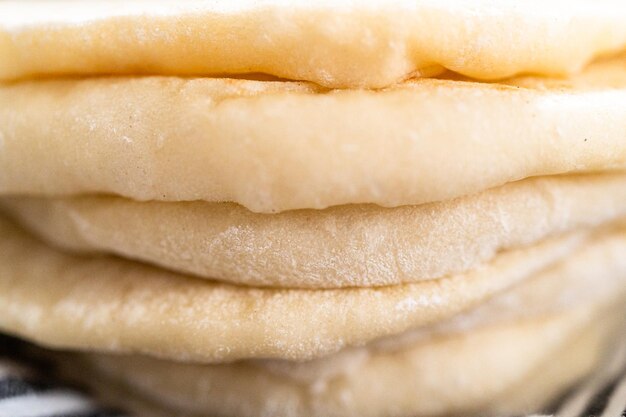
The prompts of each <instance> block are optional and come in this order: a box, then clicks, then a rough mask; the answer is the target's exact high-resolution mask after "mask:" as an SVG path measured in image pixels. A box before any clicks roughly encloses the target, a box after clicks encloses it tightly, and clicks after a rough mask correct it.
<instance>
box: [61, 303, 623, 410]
mask: <svg viewBox="0 0 626 417" xmlns="http://www.w3.org/2000/svg"><path fill="white" fill-rule="evenodd" d="M622 301H623V300H622ZM594 308H595V309H596V310H598V306H594V307H592V308H590V307H589V306H587V307H586V308H578V309H574V310H573V311H568V312H567V313H561V314H559V315H553V316H547V317H542V318H535V319H531V320H528V319H527V320H524V321H520V322H513V323H507V324H504V325H499V326H493V327H486V328H480V329H477V330H475V331H473V332H471V333H467V334H455V335H447V336H441V337H438V338H434V339H428V340H422V341H420V342H418V343H415V344H413V345H412V346H410V347H407V348H405V349H403V350H399V351H395V352H386V351H376V350H367V349H361V350H360V351H358V352H352V353H351V354H350V355H349V356H347V357H344V358H342V359H341V360H340V363H337V362H336V361H334V363H333V366H340V367H341V369H340V370H339V372H337V373H336V374H335V375H333V376H332V377H331V378H326V377H324V376H322V377H321V378H318V379H316V378H313V379H311V380H303V379H302V378H297V377H295V378H294V377H293V376H291V375H289V373H285V372H276V371H275V370H274V369H272V368H268V367H266V366H264V365H263V364H260V363H257V362H254V361H252V362H239V363H234V364H227V365H205V366H201V365H185V364H178V363H174V362H168V361H163V360H154V359H148V358H143V357H132V356H131V357H124V356H119V357H116V356H104V355H85V356H82V357H67V358H66V362H65V365H66V367H68V364H70V363H71V364H72V365H71V367H72V368H74V372H73V374H74V375H75V376H76V377H78V378H79V379H81V380H82V381H86V380H89V381H92V384H93V383H94V382H95V384H96V386H97V385H103V384H106V385H108V384H109V383H110V382H113V383H114V384H118V385H119V384H121V386H122V387H125V390H124V394H125V395H121V396H120V397H118V398H117V400H116V402H117V403H118V404H119V402H120V401H122V402H123V399H124V398H125V397H129V396H130V397H132V398H136V399H139V400H141V399H143V400H147V401H150V402H152V403H153V404H154V405H160V406H161V407H163V408H164V410H168V411H169V412H170V414H175V415H193V416H202V417H209V416H216V415H218V416H233V417H235V416H236V417H259V416H267V417H269V416H275V415H280V416H284V417H296V416H297V417H309V416H311V417H312V416H316V417H317V416H319V417H322V416H323V417H334V416H337V417H339V416H341V417H348V416H354V417H357V416H358V417H375V416H385V417H388V416H396V417H401V416H406V417H409V416H412V417H414V416H439V415H446V416H450V415H458V416H470V415H480V416H491V415H499V416H501V415H519V414H522V413H526V412H531V411H537V410H538V408H539V407H544V406H546V405H548V404H547V403H548V402H549V401H550V400H553V399H555V397H556V395H558V394H560V393H562V392H563V390H564V388H566V387H567V386H569V385H571V383H572V382H573V381H575V380H577V379H578V378H580V377H582V376H583V375H585V374H587V373H589V372H590V371H591V370H592V369H593V367H594V366H595V365H597V364H598V362H599V361H600V359H601V358H602V356H603V355H604V354H605V350H604V349H605V348H606V347H607V346H608V345H609V343H610V342H611V340H612V339H614V337H615V335H614V334H613V335H612V334H611V333H612V332H615V331H616V329H619V328H620V327H618V326H619V322H621V320H622V319H623V314H624V309H623V306H622V308H621V310H620V311H619V312H617V313H616V312H613V311H610V312H606V311H602V310H598V311H595V312H594V311H593V310H594ZM325 360H326V359H320V360H318V361H315V362H312V363H303V364H296V363H285V364H284V365H285V366H284V368H286V369H288V368H289V367H290V366H291V367H295V368H298V367H306V368H309V371H310V372H311V373H312V374H315V372H316V368H318V367H319V366H320V365H321V366H322V368H323V367H324V364H323V362H324V361H325ZM332 360H333V359H331V361H332ZM77 366H79V367H80V369H81V371H80V372H76V371H75V370H76V367H77ZM165 414H166V415H167V413H165Z"/></svg>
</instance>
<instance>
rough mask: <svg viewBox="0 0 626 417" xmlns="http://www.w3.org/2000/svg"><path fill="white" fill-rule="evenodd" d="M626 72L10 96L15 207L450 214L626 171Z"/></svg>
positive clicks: (617, 63) (201, 84) (56, 85)
mask: <svg viewBox="0 0 626 417" xmlns="http://www.w3.org/2000/svg"><path fill="white" fill-rule="evenodd" d="M625 131H626V57H621V58H616V59H613V60H609V61H604V62H598V63H596V64H594V65H592V66H590V67H588V69H587V70H586V71H585V72H583V73H581V74H578V75H576V76H574V77H571V78H569V79H567V80H554V79H552V80H546V79H544V78H538V77H527V78H516V79H511V80H509V81H507V82H506V83H500V84H486V83H474V82H464V81H451V80H441V79H423V80H418V81H413V82H407V83H403V84H400V85H397V86H395V87H393V88H389V89H386V90H382V91H361V90H358V91H355V90H334V91H328V90H325V89H322V88H320V87H318V86H316V85H314V84H306V83H296V82H268V81H263V82H262V81H251V80H235V79H207V78H200V79H184V78H177V77H139V78H120V77H115V78H98V79H80V80H77V79H66V80H55V81H36V82H24V83H16V84H12V85H4V86H1V87H0V193H2V194H8V193H25V194H46V195H59V194H74V193H90V192H91V193H94V192H100V193H111V194H118V195H123V196H126V197H130V198H132V199H135V200H154V199H156V200H169V201H181V200H205V201H214V202H215V201H232V202H236V203H240V204H242V205H244V206H245V207H247V208H249V209H251V210H252V211H256V212H276V211H283V210H289V209H298V208H325V207H328V206H334V205H340V204H347V203H376V204H378V205H382V206H398V205H408V204H420V203H425V202H430V201H439V200H444V199H449V198H453V197H457V196H460V195H466V194H470V193H474V192H477V191H481V190H484V189H487V188H490V187H493V186H496V185H500V184H504V183H507V182H509V181H514V180H518V179H521V178H525V177H529V176H538V175H547V174H557V173H564V172H572V171H602V170H607V169H615V168H622V169H623V168H626V141H625V140H624V132H625Z"/></svg>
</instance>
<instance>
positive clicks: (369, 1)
mask: <svg viewBox="0 0 626 417" xmlns="http://www.w3.org/2000/svg"><path fill="white" fill-rule="evenodd" d="M625 23H626V7H625V6H624V3H623V1H621V0H596V1H588V0H570V1H567V2H564V1H560V0H525V1H523V2H520V1H515V0H470V1H467V0H445V1H441V0H437V1H435V0H426V1H425V0H421V1H409V0H404V1H403V0H395V1H383V0H366V1H362V0H340V1H336V0H334V1H333V0H323V1H316V2H309V1H306V0H297V1H287V0H261V1H258V0H234V1H233V0H221V1H220V0H217V1H189V0H186V1H176V2H172V1H170V2H167V1H137V0H123V1H119V0H118V1H114V2H112V1H104V0H100V1H97V0H96V1H93V0H92V1H79V2H78V1H71V2H70V1H2V2H0V79H4V80H8V79H16V78H24V77H33V76H37V77H40V76H50V75H68V74H81V75H82V74H111V73H118V74H119V73H126V74H128V73H132V74H137V73H144V74H145V73H147V74H213V75H219V74H225V73H231V74H235V73H237V74H239V73H251V72H261V73H268V74H272V75H276V76H279V77H283V78H287V79H298V80H309V81H314V82H317V83H319V84H321V85H325V86H329V87H384V86H387V85H390V84H392V83H394V82H397V81H401V80H403V79H405V78H407V77H409V76H428V75H431V74H433V73H437V72H441V71H442V70H443V69H444V68H448V69H451V70H453V71H458V72H460V73H462V74H465V75H469V76H472V77H478V78H488V79H494V78H502V77H506V76H510V75H513V74H516V73H519V72H525V73H528V72H531V73H541V74H549V75H555V74H564V73H567V72H569V71H572V70H577V69H579V68H580V67H581V66H582V65H583V64H584V63H586V62H587V61H588V60H589V59H590V58H591V57H593V56H594V55H597V54H599V53H606V52H609V51H615V50H618V49H621V48H623V47H624V46H625V45H626V24H625Z"/></svg>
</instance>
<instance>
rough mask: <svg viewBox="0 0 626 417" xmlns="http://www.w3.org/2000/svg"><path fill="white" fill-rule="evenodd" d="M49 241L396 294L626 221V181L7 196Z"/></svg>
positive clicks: (210, 274) (205, 273)
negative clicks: (293, 192) (277, 200)
mask: <svg viewBox="0 0 626 417" xmlns="http://www.w3.org/2000/svg"><path fill="white" fill-rule="evenodd" d="M0 207H4V208H5V209H6V210H7V211H8V212H10V214H11V216H13V217H15V218H17V219H19V220H20V222H21V223H22V224H24V225H26V226H28V227H29V228H30V229H32V230H33V231H35V232H36V233H37V234H38V235H40V236H42V237H44V238H45V239H46V240H47V241H49V242H52V243H54V244H55V245H58V246H60V247H62V248H67V249H71V250H73V251H79V252H85V251H87V252H105V253H115V254H118V255H121V256H124V257H129V258H134V259H140V260H144V261H148V262H151V263H154V264H158V265H159V266H163V267H166V268H169V269H172V270H177V271H181V272H186V273H192V274H195V275H197V276H201V277H205V278H210V279H217V280H220V281H225V282H232V283H239V284H246V285H256V286H273V287H283V288H337V287H363V286H381V285H394V284H400V283H408V282H416V281H421V280H427V279H433V278H440V277H443V276H446V275H450V274H455V273H461V272H464V271H467V270H469V269H471V268H473V267H476V266H477V265H479V264H480V263H483V262H487V261H489V260H491V259H492V258H493V257H494V256H496V254H497V253H498V252H500V251H502V250H506V249H511V248H518V247H521V246H527V245H531V244H533V243H535V242H537V241H539V240H542V239H545V238H547V237H552V236H555V235H558V234H561V233H564V232H569V231H573V230H578V229H581V228H589V227H594V226H597V225H600V224H604V223H608V222H610V221H614V220H615V219H617V218H620V217H625V216H626V175H624V174H615V175H610V174H604V175H580V176H569V175H568V176H558V177H539V178H532V179H527V180H524V181H519V182H515V183H510V184H507V185H504V186H502V187H500V188H495V189H491V190H488V191H485V192H482V193H479V194H477V195H472V196H468V197H461V198H458V199H456V200H454V201H447V202H439V203H432V204H425V205H420V206H401V207H396V208H381V207H378V206H374V205H348V206H341V207H334V208H329V209H326V210H297V211H287V212H283V213H280V214H257V213H252V212H250V211H249V210H247V209H245V208H243V207H241V206H238V205H235V204H225V203H205V202H193V203H172V202H146V203H141V202H134V201H131V200H128V199H124V198H114V197H70V198H53V199H51V198H0Z"/></svg>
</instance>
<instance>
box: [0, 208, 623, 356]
mask: <svg viewBox="0 0 626 417" xmlns="http://www.w3.org/2000/svg"><path fill="white" fill-rule="evenodd" d="M0 236H2V240H0V329H1V330H2V331H4V332H6V333H9V334H14V335H17V336H21V337H23V338H25V339H29V340H32V341H36V342H38V343H40V344H43V345H47V346H54V347H58V348H72V349H96V350H101V351H114V352H139V353H146V354H150V355H155V356H160V357H164V358H171V359H177V360H190V361H199V362H223V361H228V360H235V359H243V358H255V357H256V358H282V359H291V360H298V359H309V358H313V357H318V356H322V355H325V354H329V353H332V352H336V351H338V350H340V349H341V348H343V347H345V346H352V345H360V344H364V343H367V342H369V341H372V340H374V339H378V338H380V337H383V336H388V335H394V334H398V333H401V332H404V331H406V330H408V329H410V328H413V327H417V326H421V325H426V324H429V323H434V322H437V321H441V320H443V319H445V318H447V317H450V316H452V315H455V314H457V313H459V312H461V311H463V310H466V309H468V308H470V307H472V306H474V305H476V304H479V303H481V302H483V301H484V300H485V299H487V298H489V297H490V296H492V295H494V294H496V293H499V292H501V291H503V290H505V289H507V288H510V287H511V286H512V285H514V284H515V283H516V282H520V281H522V280H524V279H525V278H527V277H529V276H532V275H533V274H536V273H538V271H540V270H541V269H545V268H546V267H547V266H549V265H551V264H554V263H555V262H557V261H558V260H560V259H564V258H567V255H570V256H572V262H575V263H580V264H579V266H578V267H577V269H575V271H580V273H587V271H589V269H588V268H594V269H593V271H594V276H595V277H596V279H597V280H599V282H603V281H602V280H603V279H607V280H608V279H609V278H610V277H613V276H619V272H621V271H623V270H624V269H626V259H625V258H624V256H623V253H624V250H625V247H626V236H624V234H623V233H622V232H615V233H614V234H613V233H609V234H608V235H605V234H602V235H600V236H597V237H595V238H594V237H588V236H587V235H586V234H585V233H577V234H573V235H570V236H567V237H562V238H559V239H556V240H552V241H547V242H544V243H542V244H539V245H535V246H533V247H530V248H526V249H523V250H518V251H510V252H505V253H502V254H501V255H500V256H498V257H497V258H496V259H494V260H493V261H492V262H491V263H490V264H488V265H484V266H481V267H480V268H477V269H475V270H473V271H471V272H468V273H466V274H461V275H456V276H453V277H449V278H445V279H439V280H434V281H424V282H420V283H415V284H405V285H396V286H387V287H380V288H343V289H335V290H304V289H299V290H298V289H292V290H284V289H283V290H281V289H262V288H249V287H238V286H233V285H227V284H218V283H214V282H211V281H208V280H203V279H196V278H191V277H185V276H184V275H178V274H175V273H171V272H167V271H164V270H161V269H158V268H153V267H149V266H147V265H142V264H139V263H136V262H130V261H125V260H122V259H115V258H107V257H81V256H76V255H69V254H65V253H63V252H60V251H58V250H55V249H52V248H50V247H48V246H46V245H44V244H42V243H40V242H38V241H37V240H35V239H34V238H32V237H30V236H29V235H27V234H25V233H24V232H22V231H21V230H19V229H18V228H16V227H15V226H13V225H11V224H10V223H9V222H6V221H4V220H2V221H0ZM577 248H579V249H580V251H577V250H576V249H577ZM585 248H587V249H585ZM583 249H585V250H583ZM568 259H569V258H568ZM624 275H626V274H622V276H624ZM561 276H562V275H561Z"/></svg>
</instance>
